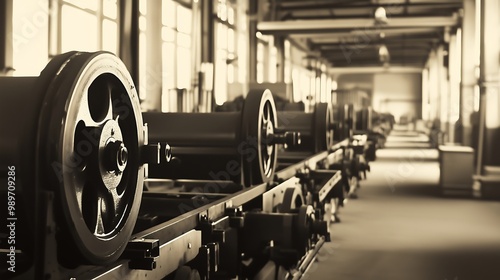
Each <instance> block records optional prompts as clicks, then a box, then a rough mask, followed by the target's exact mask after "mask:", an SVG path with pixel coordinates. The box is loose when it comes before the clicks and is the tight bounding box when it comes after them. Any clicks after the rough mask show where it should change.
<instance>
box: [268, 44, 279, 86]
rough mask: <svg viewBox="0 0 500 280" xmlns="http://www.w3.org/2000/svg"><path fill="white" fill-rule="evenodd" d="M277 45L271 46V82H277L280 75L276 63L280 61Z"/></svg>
mask: <svg viewBox="0 0 500 280" xmlns="http://www.w3.org/2000/svg"><path fill="white" fill-rule="evenodd" d="M276 53H277V50H276V47H271V48H270V54H269V79H268V80H269V82H271V83H276V80H277V78H278V77H277V75H278V69H276V65H277V63H278V61H277V59H276Z"/></svg>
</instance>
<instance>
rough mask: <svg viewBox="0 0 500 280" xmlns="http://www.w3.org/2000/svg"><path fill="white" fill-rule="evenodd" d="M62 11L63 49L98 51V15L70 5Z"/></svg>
mask: <svg viewBox="0 0 500 280" xmlns="http://www.w3.org/2000/svg"><path fill="white" fill-rule="evenodd" d="M61 12H62V15H61V51H62V52H68V51H73V50H80V51H97V49H98V46H97V39H98V38H97V34H98V33H97V18H96V16H95V15H93V14H90V13H87V12H85V11H82V10H79V9H76V8H73V7H71V6H68V5H63V6H62V11H61Z"/></svg>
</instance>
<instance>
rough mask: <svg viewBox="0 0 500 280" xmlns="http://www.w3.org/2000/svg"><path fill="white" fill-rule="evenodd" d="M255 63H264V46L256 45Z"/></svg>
mask: <svg viewBox="0 0 500 280" xmlns="http://www.w3.org/2000/svg"><path fill="white" fill-rule="evenodd" d="M257 61H264V44H262V43H258V44H257Z"/></svg>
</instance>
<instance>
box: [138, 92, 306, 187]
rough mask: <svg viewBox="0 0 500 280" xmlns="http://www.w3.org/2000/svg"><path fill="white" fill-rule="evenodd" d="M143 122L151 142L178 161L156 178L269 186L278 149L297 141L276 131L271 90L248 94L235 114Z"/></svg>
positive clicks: (158, 116)
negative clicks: (164, 145) (172, 153)
mask: <svg viewBox="0 0 500 280" xmlns="http://www.w3.org/2000/svg"><path fill="white" fill-rule="evenodd" d="M144 120H145V121H146V122H147V123H148V125H149V131H150V138H151V140H152V141H166V142H168V143H169V144H170V145H171V146H172V149H173V150H175V155H176V158H177V159H178V160H177V161H175V162H174V163H176V164H170V165H169V168H166V166H165V165H160V166H159V167H158V168H151V169H150V176H151V177H154V178H174V179H178V178H184V179H212V180H213V179H215V178H219V177H220V176H222V177H224V178H226V180H232V181H235V182H237V183H241V182H243V183H244V185H245V186H250V185H252V184H260V183H263V182H269V181H270V180H271V179H272V177H273V175H274V169H275V166H276V159H277V145H278V144H288V145H289V146H294V145H295V144H296V143H298V141H299V137H300V135H299V134H298V133H294V132H285V131H278V121H277V114H276V107H275V105H274V100H273V97H272V94H271V92H270V91H269V90H265V91H259V90H254V91H251V92H249V93H248V95H247V97H246V99H245V101H244V104H243V109H242V110H241V111H237V112H216V113H144ZM195 170H196V171H195ZM221 173H224V174H221ZM218 174H219V175H218Z"/></svg>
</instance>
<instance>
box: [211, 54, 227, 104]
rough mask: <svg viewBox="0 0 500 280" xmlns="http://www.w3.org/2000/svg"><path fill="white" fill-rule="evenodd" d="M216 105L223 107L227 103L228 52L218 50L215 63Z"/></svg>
mask: <svg viewBox="0 0 500 280" xmlns="http://www.w3.org/2000/svg"><path fill="white" fill-rule="evenodd" d="M214 75H215V85H214V94H215V103H217V105H222V103H224V102H226V101H227V64H226V51H224V50H218V51H217V53H216V63H215V72H214Z"/></svg>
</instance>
